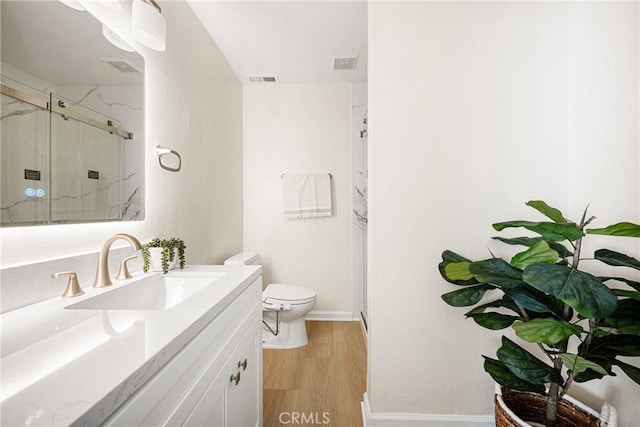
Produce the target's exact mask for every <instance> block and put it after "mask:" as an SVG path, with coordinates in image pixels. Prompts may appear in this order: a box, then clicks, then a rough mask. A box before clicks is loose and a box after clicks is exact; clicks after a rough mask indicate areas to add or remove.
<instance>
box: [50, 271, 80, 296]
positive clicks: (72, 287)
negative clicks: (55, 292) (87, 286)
mask: <svg viewBox="0 0 640 427" xmlns="http://www.w3.org/2000/svg"><path fill="white" fill-rule="evenodd" d="M52 276H53V278H54V279H58V278H60V277H62V276H69V281H68V282H67V287H66V288H65V290H64V293H63V294H62V298H69V297H77V296H80V295H83V294H84V291H83V290H82V288H81V287H80V283H79V282H78V276H77V275H76V273H75V272H74V271H61V272H59V273H53V274H52Z"/></svg>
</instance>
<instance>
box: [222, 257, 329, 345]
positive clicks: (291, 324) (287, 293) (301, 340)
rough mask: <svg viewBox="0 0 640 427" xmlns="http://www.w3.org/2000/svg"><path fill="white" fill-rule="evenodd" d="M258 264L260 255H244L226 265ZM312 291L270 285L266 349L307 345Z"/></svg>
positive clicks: (264, 314) (264, 294) (264, 310)
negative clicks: (307, 316) (308, 316)
mask: <svg viewBox="0 0 640 427" xmlns="http://www.w3.org/2000/svg"><path fill="white" fill-rule="evenodd" d="M234 264H236V265H238V264H244V265H258V264H260V255H259V254H258V253H257V252H243V253H241V254H237V255H234V256H232V257H231V258H229V259H227V260H226V261H225V262H224V265H234ZM316 300H317V295H316V292H315V291H314V290H312V289H307V288H303V287H301V286H295V285H282V284H277V283H272V284H269V285H268V286H267V287H266V288H265V289H264V291H263V292H262V317H263V320H262V322H263V328H262V343H263V347H264V348H280V349H285V348H297V347H302V346H304V345H306V344H307V342H308V339H307V328H306V327H305V324H304V316H305V315H306V314H307V313H309V312H310V311H311V310H312V309H313V307H314V306H315V305H316Z"/></svg>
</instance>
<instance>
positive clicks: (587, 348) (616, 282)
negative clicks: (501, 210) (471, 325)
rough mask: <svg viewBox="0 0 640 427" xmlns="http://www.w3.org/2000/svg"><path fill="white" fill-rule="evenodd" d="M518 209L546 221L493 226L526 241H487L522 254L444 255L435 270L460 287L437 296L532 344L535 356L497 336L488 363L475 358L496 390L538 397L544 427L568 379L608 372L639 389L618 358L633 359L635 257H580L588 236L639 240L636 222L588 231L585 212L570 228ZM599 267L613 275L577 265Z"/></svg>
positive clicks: (604, 252)
mask: <svg viewBox="0 0 640 427" xmlns="http://www.w3.org/2000/svg"><path fill="white" fill-rule="evenodd" d="M527 205H528V206H530V207H531V208H533V209H535V210H536V211H538V212H539V213H541V214H542V215H544V216H545V217H546V218H547V219H548V220H545V221H507V222H499V223H496V224H493V228H494V229H495V230H496V231H498V232H500V231H503V230H505V229H511V228H517V229H525V230H527V231H528V232H529V233H527V234H529V235H528V236H521V237H515V238H504V237H493V239H495V240H498V241H500V242H502V243H505V244H507V245H514V246H520V247H524V248H525V249H524V250H522V251H521V252H518V253H516V254H515V255H513V256H512V257H511V259H510V260H508V261H507V260H504V259H501V258H497V257H493V256H492V257H491V258H488V259H484V260H478V261H472V260H470V259H467V258H465V257H463V256H462V255H459V254H457V253H455V252H452V251H450V250H445V251H444V252H443V253H442V262H441V263H440V264H439V266H438V269H439V271H440V274H441V276H442V277H443V278H444V279H445V280H446V281H447V282H449V283H450V284H452V285H454V286H456V287H457V288H459V289H457V290H454V291H452V292H448V293H446V294H444V295H442V299H443V300H444V301H445V302H446V303H447V304H449V305H451V306H453V307H470V306H474V307H473V308H472V309H471V310H470V311H468V312H467V313H466V314H465V316H466V317H467V318H472V319H473V320H474V321H475V322H476V323H477V324H478V325H480V326H482V327H484V328H487V329H492V330H501V329H505V328H508V327H511V328H512V329H513V330H514V332H515V335H516V336H517V337H518V338H520V339H521V340H522V341H524V342H527V343H534V344H536V345H537V347H538V349H539V351H537V352H536V353H538V354H540V355H541V357H542V360H541V358H540V357H539V356H538V355H534V354H532V353H531V352H529V351H528V350H526V349H525V348H523V347H522V346H520V345H518V344H517V343H515V342H514V341H512V340H510V339H509V338H507V337H506V336H503V337H502V342H501V346H500V348H498V350H497V352H496V358H492V357H488V356H483V357H484V359H485V362H484V369H485V371H486V372H487V373H489V375H491V377H492V378H493V379H494V381H496V382H497V383H498V384H500V385H502V386H503V387H507V388H511V389H515V390H520V391H530V392H534V393H538V394H541V395H544V396H545V398H546V402H547V408H546V425H547V426H548V427H553V426H555V425H556V414H557V402H558V401H559V399H561V398H562V397H563V396H564V395H565V394H566V392H567V390H568V389H569V387H570V386H571V384H572V383H573V382H586V381H591V380H595V379H601V378H603V377H604V376H607V375H611V376H615V375H616V373H615V372H614V370H613V369H614V367H617V368H619V369H620V370H621V371H622V372H623V373H624V374H626V375H627V376H628V377H629V378H631V379H632V380H633V381H634V382H636V383H637V384H640V368H637V367H635V366H633V365H631V364H629V363H626V362H625V361H624V360H622V359H621V358H629V357H632V358H633V357H640V282H638V281H637V280H635V279H633V277H634V276H633V274H635V277H640V274H638V271H640V261H638V259H636V258H634V257H632V256H629V255H626V254H623V253H619V252H617V251H614V250H611V249H598V250H596V251H595V252H594V254H593V256H589V257H585V256H584V255H583V253H582V252H583V242H584V240H585V239H586V238H588V236H589V235H596V234H597V235H604V236H611V237H613V238H619V237H636V238H638V237H640V225H638V224H634V223H630V222H621V223H618V224H614V225H610V226H608V227H604V228H587V226H588V225H589V224H590V223H591V222H592V221H593V220H594V219H595V217H590V218H587V211H586V210H585V212H584V214H583V216H582V219H581V221H580V222H573V221H570V220H569V219H567V218H565V216H564V215H563V214H562V212H560V210H558V209H556V208H553V207H551V206H549V205H547V204H546V203H545V202H543V201H540V200H532V201H529V202H527ZM549 220H550V221H549ZM531 234H533V235H534V237H531ZM599 263H602V264H606V265H608V266H611V267H616V268H619V270H620V271H621V273H620V274H619V275H618V274H616V275H613V276H598V275H596V274H593V273H590V272H587V271H585V270H584V269H580V268H581V267H583V266H584V265H589V267H596V265H595V264H599ZM634 270H635V271H634ZM590 271H594V270H593V268H590ZM623 273H626V276H625V275H623ZM629 276H630V277H629ZM483 298H485V299H483Z"/></svg>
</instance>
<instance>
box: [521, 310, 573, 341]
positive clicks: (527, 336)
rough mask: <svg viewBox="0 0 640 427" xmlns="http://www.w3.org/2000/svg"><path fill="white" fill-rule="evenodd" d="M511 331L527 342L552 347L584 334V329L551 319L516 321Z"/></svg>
mask: <svg viewBox="0 0 640 427" xmlns="http://www.w3.org/2000/svg"><path fill="white" fill-rule="evenodd" d="M513 329H514V330H515V331H516V335H518V336H519V337H520V338H522V339H523V340H525V341H527V342H534V343H538V342H541V343H543V344H546V345H548V346H554V345H556V344H558V343H559V342H561V341H563V340H565V339H567V338H569V337H570V336H571V335H580V334H581V333H582V332H584V329H582V328H581V327H580V326H578V325H572V324H571V323H569V322H565V321H563V320H558V319H555V318H553V317H542V318H538V319H533V320H529V321H528V322H522V321H517V322H515V324H514V325H513Z"/></svg>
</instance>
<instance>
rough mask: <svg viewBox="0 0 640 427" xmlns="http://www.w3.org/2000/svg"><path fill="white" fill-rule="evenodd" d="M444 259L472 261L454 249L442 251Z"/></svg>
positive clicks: (449, 260)
mask: <svg viewBox="0 0 640 427" xmlns="http://www.w3.org/2000/svg"><path fill="white" fill-rule="evenodd" d="M442 261H444V262H447V263H448V262H464V261H467V262H471V260H470V259H467V258H465V257H463V256H462V255H459V254H457V253H455V252H453V251H450V250H445V251H443V252H442Z"/></svg>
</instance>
